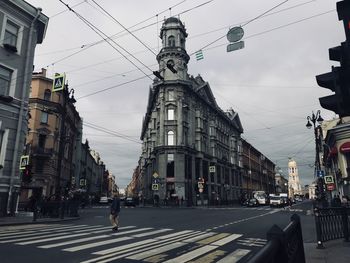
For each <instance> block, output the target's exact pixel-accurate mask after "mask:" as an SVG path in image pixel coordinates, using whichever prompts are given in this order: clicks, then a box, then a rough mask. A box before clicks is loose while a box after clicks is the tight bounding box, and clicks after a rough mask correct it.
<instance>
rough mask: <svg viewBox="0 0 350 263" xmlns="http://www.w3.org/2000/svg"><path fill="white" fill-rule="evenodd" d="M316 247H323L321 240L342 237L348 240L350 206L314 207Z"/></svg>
mask: <svg viewBox="0 0 350 263" xmlns="http://www.w3.org/2000/svg"><path fill="white" fill-rule="evenodd" d="M314 215H315V223H316V235H317V248H324V247H323V242H326V241H329V240H334V239H340V238H344V239H345V241H346V242H348V241H349V229H350V208H348V207H330V208H318V207H315V208H314Z"/></svg>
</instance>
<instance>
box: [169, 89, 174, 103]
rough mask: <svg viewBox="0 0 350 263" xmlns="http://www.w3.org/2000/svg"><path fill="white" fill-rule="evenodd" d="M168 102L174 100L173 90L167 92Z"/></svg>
mask: <svg viewBox="0 0 350 263" xmlns="http://www.w3.org/2000/svg"><path fill="white" fill-rule="evenodd" d="M168 100H170V101H173V100H175V92H174V91H173V90H168Z"/></svg>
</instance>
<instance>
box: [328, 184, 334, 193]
mask: <svg viewBox="0 0 350 263" xmlns="http://www.w3.org/2000/svg"><path fill="white" fill-rule="evenodd" d="M334 189H335V184H327V190H328V191H333V190H334Z"/></svg>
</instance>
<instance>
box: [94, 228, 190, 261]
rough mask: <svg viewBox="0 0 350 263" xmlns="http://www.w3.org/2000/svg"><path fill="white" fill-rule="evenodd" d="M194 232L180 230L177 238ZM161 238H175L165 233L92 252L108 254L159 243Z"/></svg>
mask: <svg viewBox="0 0 350 263" xmlns="http://www.w3.org/2000/svg"><path fill="white" fill-rule="evenodd" d="M193 233H194V232H193V231H188V230H185V231H181V232H178V235H176V236H175V238H179V235H182V237H181V238H183V237H187V236H188V235H193ZM163 237H166V238H163ZM161 238H163V239H167V240H166V241H170V240H172V238H173V239H174V235H173V234H170V235H165V236H162V237H158V238H152V239H146V240H143V241H139V242H136V243H132V244H127V245H123V246H120V247H115V248H109V249H105V250H102V251H98V252H94V253H92V254H96V255H106V254H109V253H112V252H116V251H121V250H124V249H128V248H132V247H136V246H140V245H144V244H149V243H155V242H157V243H159V240H162V239H161Z"/></svg>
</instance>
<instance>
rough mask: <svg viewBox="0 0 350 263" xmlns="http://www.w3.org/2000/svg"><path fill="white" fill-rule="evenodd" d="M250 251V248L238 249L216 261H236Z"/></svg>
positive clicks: (225, 262)
mask: <svg viewBox="0 0 350 263" xmlns="http://www.w3.org/2000/svg"><path fill="white" fill-rule="evenodd" d="M249 252H250V250H248V249H236V250H235V251H233V252H232V253H231V254H229V255H227V256H226V257H224V258H222V259H220V260H219V261H217V262H216V263H236V262H238V261H239V260H240V259H242V258H243V257H244V256H245V255H247V254H248V253H249Z"/></svg>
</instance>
